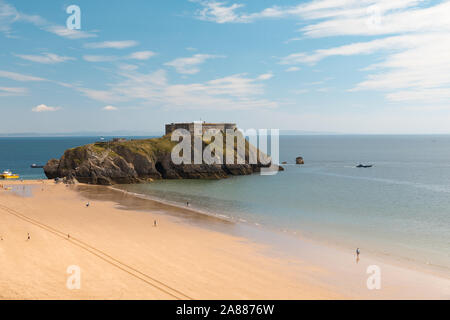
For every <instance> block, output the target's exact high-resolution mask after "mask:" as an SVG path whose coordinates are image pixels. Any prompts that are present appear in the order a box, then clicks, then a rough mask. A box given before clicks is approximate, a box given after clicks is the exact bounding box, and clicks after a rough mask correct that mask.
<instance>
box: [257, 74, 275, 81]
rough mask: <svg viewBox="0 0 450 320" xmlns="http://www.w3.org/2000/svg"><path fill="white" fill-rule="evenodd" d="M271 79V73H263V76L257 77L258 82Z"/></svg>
mask: <svg viewBox="0 0 450 320" xmlns="http://www.w3.org/2000/svg"><path fill="white" fill-rule="evenodd" d="M272 77H273V74H272V73H265V74H262V75H260V76H259V77H258V80H269V79H272Z"/></svg>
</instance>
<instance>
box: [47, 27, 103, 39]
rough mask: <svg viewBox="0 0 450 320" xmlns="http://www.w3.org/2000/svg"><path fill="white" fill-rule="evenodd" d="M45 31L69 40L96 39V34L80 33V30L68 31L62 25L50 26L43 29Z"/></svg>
mask: <svg viewBox="0 0 450 320" xmlns="http://www.w3.org/2000/svg"><path fill="white" fill-rule="evenodd" d="M42 29H43V30H45V31H48V32H50V33H53V34H56V35H58V36H60V37H64V38H68V39H87V38H95V37H97V35H96V34H94V33H90V32H86V31H80V30H72V29H68V28H67V27H66V26H60V25H49V26H45V27H43V28H42Z"/></svg>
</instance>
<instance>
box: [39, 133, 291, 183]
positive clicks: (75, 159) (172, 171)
mask: <svg viewBox="0 0 450 320" xmlns="http://www.w3.org/2000/svg"><path fill="white" fill-rule="evenodd" d="M208 143H210V141H205V140H203V145H204V146H206V145H208ZM176 144H177V142H174V141H171V138H170V135H169V134H166V135H165V136H163V137H161V138H153V139H142V140H125V139H114V140H112V141H107V142H96V143H93V144H88V145H84V146H80V147H76V148H72V149H69V150H66V151H65V152H64V154H63V156H62V157H61V158H60V159H59V160H58V159H51V160H49V161H48V162H47V164H46V165H45V167H44V172H45V175H46V176H47V178H49V179H55V178H65V179H66V180H72V181H78V182H81V183H89V184H98V185H112V184H130V183H141V182H147V181H152V180H155V179H222V178H227V177H229V176H236V175H249V174H252V173H256V172H260V171H261V168H263V167H266V168H267V167H271V168H272V169H273V170H283V168H282V167H280V166H276V165H273V166H272V165H271V164H269V165H265V164H262V163H261V162H260V161H259V160H258V162H257V164H249V163H248V161H246V162H245V164H237V162H235V163H234V164H226V163H223V164H206V163H202V164H174V163H173V162H172V158H171V152H172V149H173V147H174V146H175V145H176ZM251 148H254V149H256V148H255V147H253V146H251V145H250V144H249V142H248V141H247V140H245V152H246V155H245V157H246V159H247V160H248V151H249V149H251ZM224 149H225V145H224ZM235 149H236V144H235ZM256 150H257V149H256ZM224 154H225V152H224ZM236 154H237V153H235V156H236Z"/></svg>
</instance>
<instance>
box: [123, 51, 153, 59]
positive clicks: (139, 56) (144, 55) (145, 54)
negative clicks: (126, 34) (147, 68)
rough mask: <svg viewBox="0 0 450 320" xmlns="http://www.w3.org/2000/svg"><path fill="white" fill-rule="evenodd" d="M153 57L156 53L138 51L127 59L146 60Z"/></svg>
mask: <svg viewBox="0 0 450 320" xmlns="http://www.w3.org/2000/svg"><path fill="white" fill-rule="evenodd" d="M155 55H156V53H155V52H153V51H138V52H133V53H132V54H130V55H129V56H128V59H135V60H148V59H150V58H151V57H153V56H155Z"/></svg>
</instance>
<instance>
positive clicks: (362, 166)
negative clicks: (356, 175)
mask: <svg viewBox="0 0 450 320" xmlns="http://www.w3.org/2000/svg"><path fill="white" fill-rule="evenodd" d="M356 167H357V168H372V167H373V164H369V165H364V164H359V165H357V166H356Z"/></svg>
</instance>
